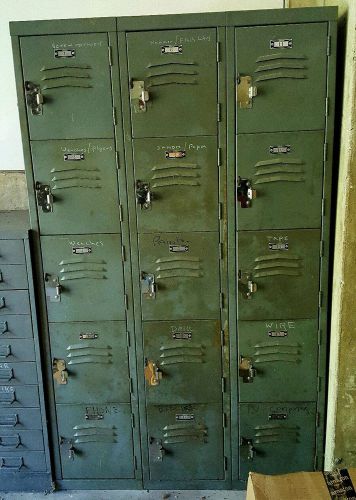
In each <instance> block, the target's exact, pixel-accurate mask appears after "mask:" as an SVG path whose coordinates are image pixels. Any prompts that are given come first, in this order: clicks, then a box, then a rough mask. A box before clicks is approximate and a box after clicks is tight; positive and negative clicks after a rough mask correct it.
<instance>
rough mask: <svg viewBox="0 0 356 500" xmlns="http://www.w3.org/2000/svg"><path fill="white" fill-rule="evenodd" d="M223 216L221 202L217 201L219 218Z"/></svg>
mask: <svg viewBox="0 0 356 500" xmlns="http://www.w3.org/2000/svg"><path fill="white" fill-rule="evenodd" d="M222 218H223V204H222V203H219V220H221V219H222Z"/></svg>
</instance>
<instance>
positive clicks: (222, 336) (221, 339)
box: [220, 330, 225, 347]
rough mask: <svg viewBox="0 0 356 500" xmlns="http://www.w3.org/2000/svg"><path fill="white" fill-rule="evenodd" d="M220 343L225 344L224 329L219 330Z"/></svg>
mask: <svg viewBox="0 0 356 500" xmlns="http://www.w3.org/2000/svg"><path fill="white" fill-rule="evenodd" d="M220 344H221V346H222V347H224V346H225V332H224V330H221V332H220Z"/></svg>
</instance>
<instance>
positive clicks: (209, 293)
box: [139, 232, 220, 320]
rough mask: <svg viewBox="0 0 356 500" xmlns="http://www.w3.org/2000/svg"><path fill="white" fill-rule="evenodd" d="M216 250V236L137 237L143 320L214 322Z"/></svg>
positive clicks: (173, 234)
mask: <svg viewBox="0 0 356 500" xmlns="http://www.w3.org/2000/svg"><path fill="white" fill-rule="evenodd" d="M218 248H219V247H218V233H212V232H211V233H209V232H205V233H203V232H201V233H199V232H195V233H193V232H192V233H154V234H140V235H139V252H140V270H141V297H142V299H141V301H142V315H143V319H144V320H173V319H183V320H184V319H200V318H202V319H216V318H217V317H218V316H219V311H220V303H219V253H218Z"/></svg>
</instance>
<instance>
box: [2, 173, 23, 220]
mask: <svg viewBox="0 0 356 500" xmlns="http://www.w3.org/2000/svg"><path fill="white" fill-rule="evenodd" d="M27 209H28V196H27V187H26V176H25V172H24V171H22V170H20V171H17V170H3V171H1V172H0V211H1V210H27Z"/></svg>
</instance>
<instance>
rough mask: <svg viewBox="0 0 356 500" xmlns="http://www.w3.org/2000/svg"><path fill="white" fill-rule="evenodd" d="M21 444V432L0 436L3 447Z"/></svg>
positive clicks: (16, 446) (0, 444)
mask: <svg viewBox="0 0 356 500" xmlns="http://www.w3.org/2000/svg"><path fill="white" fill-rule="evenodd" d="M20 444H21V439H20V434H16V435H14V436H0V447H2V448H18V447H19V446H20Z"/></svg>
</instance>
